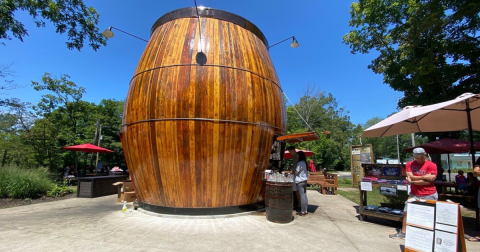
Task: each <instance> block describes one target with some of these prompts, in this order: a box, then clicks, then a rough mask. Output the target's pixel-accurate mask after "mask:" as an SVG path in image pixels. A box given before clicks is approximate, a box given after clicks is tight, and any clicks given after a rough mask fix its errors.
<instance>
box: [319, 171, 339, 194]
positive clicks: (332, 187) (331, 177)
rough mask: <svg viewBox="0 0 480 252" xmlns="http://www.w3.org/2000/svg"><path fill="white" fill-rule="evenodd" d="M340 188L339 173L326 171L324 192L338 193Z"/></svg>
mask: <svg viewBox="0 0 480 252" xmlns="http://www.w3.org/2000/svg"><path fill="white" fill-rule="evenodd" d="M337 188H338V174H335V173H328V172H327V173H325V185H324V186H323V188H322V190H323V192H322V193H323V194H333V195H337Z"/></svg>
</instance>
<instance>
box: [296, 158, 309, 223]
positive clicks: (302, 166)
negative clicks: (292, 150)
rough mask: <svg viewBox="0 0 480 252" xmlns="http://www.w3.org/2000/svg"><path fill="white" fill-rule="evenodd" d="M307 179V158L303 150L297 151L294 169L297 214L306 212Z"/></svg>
mask: <svg viewBox="0 0 480 252" xmlns="http://www.w3.org/2000/svg"><path fill="white" fill-rule="evenodd" d="M307 179H308V170H307V158H306V157H305V153H304V152H303V151H299V152H298V162H297V167H296V169H295V184H296V185H297V197H298V198H299V199H300V213H299V215H301V216H304V215H306V214H308V211H307V208H308V198H307Z"/></svg>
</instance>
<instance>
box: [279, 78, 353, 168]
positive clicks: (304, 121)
mask: <svg viewBox="0 0 480 252" xmlns="http://www.w3.org/2000/svg"><path fill="white" fill-rule="evenodd" d="M307 125H308V126H307ZM287 127H288V133H289V134H291V133H299V132H305V131H311V130H313V131H315V132H317V133H319V134H320V138H319V139H318V140H316V141H308V142H302V143H299V144H298V145H297V146H298V147H299V148H302V149H307V150H311V151H313V152H314V153H315V156H313V157H311V159H313V160H314V161H315V163H316V165H317V166H319V167H327V168H336V169H345V168H349V167H350V149H349V148H350V147H349V146H350V145H351V144H352V143H357V141H358V139H357V138H356V137H354V136H356V135H359V134H360V132H359V129H360V127H357V126H355V125H354V124H352V123H351V122H350V117H349V116H348V111H346V110H345V109H344V108H339V107H338V103H337V101H336V99H335V98H334V97H333V96H332V94H326V93H325V92H324V91H321V90H320V89H317V88H316V87H315V86H314V85H308V86H307V88H306V89H305V91H304V93H303V96H302V97H301V98H300V100H299V102H298V103H296V104H294V105H293V106H289V107H287ZM326 131H329V132H330V134H328V135H326V134H324V133H325V132H326Z"/></svg>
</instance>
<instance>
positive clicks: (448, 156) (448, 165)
mask: <svg viewBox="0 0 480 252" xmlns="http://www.w3.org/2000/svg"><path fill="white" fill-rule="evenodd" d="M447 167H448V182H452V177H451V176H450V174H451V173H452V170H450V153H447Z"/></svg>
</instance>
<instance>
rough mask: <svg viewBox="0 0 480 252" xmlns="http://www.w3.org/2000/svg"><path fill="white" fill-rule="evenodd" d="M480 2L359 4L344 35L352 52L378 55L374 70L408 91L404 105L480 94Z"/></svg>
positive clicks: (443, 0)
mask: <svg viewBox="0 0 480 252" xmlns="http://www.w3.org/2000/svg"><path fill="white" fill-rule="evenodd" d="M479 13H480V1H478V0H454V1H452V0H417V1H410V0H397V1H378V0H359V1H358V3H356V2H354V3H352V5H351V7H350V14H351V20H350V21H349V24H350V26H352V27H354V30H352V31H350V32H349V33H347V34H346V35H345V36H344V37H343V41H344V43H346V44H348V45H349V46H350V48H351V51H352V53H369V52H371V51H373V50H376V51H378V53H379V56H378V57H377V58H376V59H374V60H373V61H372V62H371V64H370V65H369V66H368V67H369V68H370V69H372V70H373V71H374V72H375V73H378V74H383V76H384V83H385V84H388V85H390V86H391V87H392V88H393V89H394V90H396V91H401V92H403V93H404V97H403V98H402V99H401V100H400V101H399V107H405V106H407V105H428V104H433V103H437V102H442V101H445V100H448V99H452V98H455V97H457V96H458V95H460V94H462V93H465V92H474V93H479V92H480V75H479V74H478V69H480V37H479V36H478V32H479V31H480V15H479Z"/></svg>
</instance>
